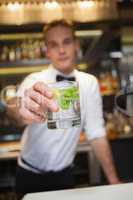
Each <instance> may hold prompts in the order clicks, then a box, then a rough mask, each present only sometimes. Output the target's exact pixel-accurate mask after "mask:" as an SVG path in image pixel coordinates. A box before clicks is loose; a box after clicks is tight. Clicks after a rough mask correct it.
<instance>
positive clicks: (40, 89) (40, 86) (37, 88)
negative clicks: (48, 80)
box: [33, 82, 53, 98]
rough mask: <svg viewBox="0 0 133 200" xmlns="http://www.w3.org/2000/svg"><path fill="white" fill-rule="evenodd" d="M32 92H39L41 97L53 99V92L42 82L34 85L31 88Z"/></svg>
mask: <svg viewBox="0 0 133 200" xmlns="http://www.w3.org/2000/svg"><path fill="white" fill-rule="evenodd" d="M33 90H35V91H37V92H39V93H40V94H42V95H43V96H45V97H47V98H52V97H53V92H52V91H51V90H50V88H48V86H47V85H46V84H44V83H43V82H37V83H35V85H34V86H33Z"/></svg>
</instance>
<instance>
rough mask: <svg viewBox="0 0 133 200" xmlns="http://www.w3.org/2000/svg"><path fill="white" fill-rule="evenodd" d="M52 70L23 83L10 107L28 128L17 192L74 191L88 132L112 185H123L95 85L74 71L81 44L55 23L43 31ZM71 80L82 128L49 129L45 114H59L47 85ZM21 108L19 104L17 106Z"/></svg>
mask: <svg viewBox="0 0 133 200" xmlns="http://www.w3.org/2000/svg"><path fill="white" fill-rule="evenodd" d="M44 36H45V44H46V55H47V57H48V59H50V61H51V63H52V64H51V65H50V66H49V67H48V69H46V70H44V71H41V72H37V73H33V74H31V75H29V76H27V77H26V78H25V80H24V81H23V82H22V84H21V85H20V87H19V89H18V92H17V95H16V97H15V98H12V99H11V100H10V101H9V102H8V110H7V114H8V116H9V117H10V118H11V119H12V120H13V121H14V122H16V124H17V125H19V126H23V127H25V129H24V133H23V135H22V150H21V153H20V156H19V158H18V166H17V174H16V191H17V192H18V193H22V194H26V193H31V192H41V191H52V190H60V189H68V188H72V187H74V178H73V174H72V162H73V160H74V157H75V154H76V147H77V144H78V141H79V137H80V132H81V131H82V130H83V129H84V130H85V133H86V136H87V138H88V140H89V141H90V144H91V145H92V148H93V150H94V152H95V154H96V156H97V158H98V160H99V161H100V163H101V166H102V167H103V170H104V172H105V174H106V176H107V179H108V181H109V183H110V184H117V183H119V182H120V181H119V178H118V176H117V173H116V170H115V167H114V163H113V159H112V155H111V151H110V147H109V144H108V141H107V138H106V131H105V127H104V120H103V112H102V100H101V96H100V92H99V85H98V82H97V79H96V78H95V77H94V76H93V75H90V74H87V73H84V72H80V71H78V70H77V69H76V56H77V53H78V51H79V44H78V42H77V40H76V38H75V34H74V29H73V26H72V25H71V24H70V23H68V22H66V21H64V20H61V21H54V22H52V23H50V24H48V25H46V27H45V30H44ZM58 76H61V79H71V80H72V79H73V80H75V81H77V82H78V85H79V91H80V108H81V125H80V126H79V127H71V128H68V129H52V130H51V129H48V128H47V112H46V111H47V109H50V110H51V111H52V112H57V111H58V109H59V108H58V105H57V103H56V102H55V101H54V98H53V93H52V90H51V89H50V88H49V87H48V85H47V84H48V83H49V82H56V81H58V80H57V77H58ZM18 102H19V103H18Z"/></svg>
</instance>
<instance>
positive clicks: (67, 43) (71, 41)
mask: <svg viewBox="0 0 133 200" xmlns="http://www.w3.org/2000/svg"><path fill="white" fill-rule="evenodd" d="M72 43H73V39H66V40H65V41H64V45H69V44H72Z"/></svg>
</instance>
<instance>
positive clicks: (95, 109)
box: [84, 77, 106, 140]
mask: <svg viewBox="0 0 133 200" xmlns="http://www.w3.org/2000/svg"><path fill="white" fill-rule="evenodd" d="M89 84H90V85H88V87H87V88H88V89H87V90H88V91H87V92H86V114H85V121H84V129H85V133H86V136H87V138H88V139H89V140H92V139H95V138H99V137H103V136H105V135H106V130H105V123H104V118H103V106H102V97H101V94H100V90H99V84H98V81H97V79H96V78H95V77H93V78H92V80H91V83H90V82H89Z"/></svg>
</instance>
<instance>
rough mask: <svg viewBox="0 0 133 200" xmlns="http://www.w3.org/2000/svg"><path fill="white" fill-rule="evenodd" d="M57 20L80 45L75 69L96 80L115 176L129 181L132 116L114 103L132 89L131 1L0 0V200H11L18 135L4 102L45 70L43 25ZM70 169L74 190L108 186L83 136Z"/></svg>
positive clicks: (132, 176)
mask: <svg viewBox="0 0 133 200" xmlns="http://www.w3.org/2000/svg"><path fill="white" fill-rule="evenodd" d="M56 19H57V20H58V19H67V20H72V21H73V22H74V24H75V27H76V36H77V37H78V39H79V41H80V44H81V46H80V52H79V55H78V59H77V66H78V69H79V70H81V71H85V72H87V73H91V74H94V75H95V76H96V77H97V78H98V81H99V86H100V91H101V95H102V99H103V109H104V118H105V122H106V129H107V136H108V139H109V142H110V144H111V148H112V151H113V156H114V160H115V164H116V167H117V170H118V173H119V176H120V177H121V179H122V180H123V181H125V182H130V181H133V170H132V169H133V158H132V152H133V117H131V116H130V117H129V116H127V115H125V114H122V113H121V112H119V111H118V110H117V109H116V106H115V103H114V102H115V96H116V95H117V93H118V91H119V90H122V89H124V88H125V87H126V86H127V85H128V86H131V85H133V84H132V83H133V1H132V0H84V1H76V0H73V1H72V0H56V1H48V0H0V93H1V98H0V199H2V198H3V199H8V198H9V199H15V194H14V193H13V191H14V185H15V172H16V171H15V170H16V168H15V167H16V160H17V156H18V155H19V151H20V148H21V147H20V138H21V134H22V131H23V130H22V129H19V128H17V127H15V126H14V125H13V124H12V123H11V122H10V120H9V119H8V118H7V116H6V113H5V111H4V104H3V100H8V99H10V98H11V97H13V96H14V95H15V93H16V91H17V87H18V86H19V84H20V83H21V81H22V80H23V79H24V77H25V76H27V75H28V74H30V73H32V72H37V71H40V70H43V69H46V68H47V67H48V64H49V63H50V61H49V60H47V58H46V57H45V50H46V48H45V42H44V39H43V27H44V26H45V25H46V24H47V23H48V22H50V21H53V20H56ZM120 103H121V104H122V103H123V102H120ZM128 109H129V110H131V109H133V101H132V102H131V103H130V107H129V108H128ZM73 166H74V175H75V180H76V185H77V187H84V186H92V185H103V184H107V181H106V179H105V177H104V175H103V172H102V170H101V168H100V166H99V163H98V161H97V160H96V158H95V156H94V154H93V152H92V150H91V147H90V145H89V143H88V142H87V141H86V137H85V133H84V132H82V133H81V136H80V141H79V145H78V148H77V155H76V158H75V160H74V163H73Z"/></svg>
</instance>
